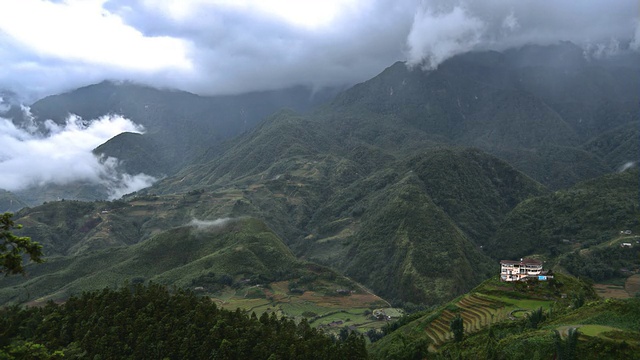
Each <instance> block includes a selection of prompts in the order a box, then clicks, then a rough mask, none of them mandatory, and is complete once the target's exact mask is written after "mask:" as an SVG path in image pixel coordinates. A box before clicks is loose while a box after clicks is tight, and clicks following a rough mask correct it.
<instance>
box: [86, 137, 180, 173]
mask: <svg viewBox="0 0 640 360" xmlns="http://www.w3.org/2000/svg"><path fill="white" fill-rule="evenodd" d="M160 148H161V146H159V145H158V144H157V143H156V142H155V141H154V140H153V139H152V138H150V137H148V136H145V135H142V134H136V133H129V132H125V133H122V134H119V135H116V136H114V137H113V138H111V139H109V140H108V141H107V142H106V143H104V144H102V145H100V146H98V147H97V148H95V149H94V150H93V153H94V154H96V155H97V156H111V157H115V158H116V159H118V161H119V169H121V170H122V171H124V172H126V173H127V174H138V173H144V174H147V175H151V176H154V177H161V176H163V175H166V173H164V171H166V170H167V169H169V168H171V166H172V165H171V164H170V162H169V160H168V159H166V158H163V157H162V155H161V154H162V152H161V151H160Z"/></svg>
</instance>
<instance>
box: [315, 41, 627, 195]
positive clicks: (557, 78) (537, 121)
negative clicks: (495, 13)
mask: <svg viewBox="0 0 640 360" xmlns="http://www.w3.org/2000/svg"><path fill="white" fill-rule="evenodd" d="M636 58H637V56H636V57H634V55H627V54H623V55H619V56H618V57H613V58H602V59H589V60H587V59H585V57H584V54H583V51H582V49H580V48H578V47H577V46H575V45H573V44H571V43H561V44H557V45H551V46H546V47H545V46H525V47H523V48H520V49H513V50H507V51H505V52H503V53H498V52H475V53H467V54H462V55H459V56H456V57H454V58H452V59H449V60H447V61H445V62H444V63H443V64H441V65H440V66H439V67H438V69H437V70H433V71H428V72H425V71H421V70H420V69H408V68H407V67H406V66H405V64H404V63H400V62H399V63H396V64H394V65H393V66H391V67H389V68H387V69H386V70H385V71H383V72H382V73H381V74H380V75H378V76H376V77H375V78H373V79H371V80H369V81H366V82H364V83H362V84H358V85H356V86H354V87H352V88H351V89H349V90H347V91H345V92H343V93H341V94H339V95H338V96H337V97H336V99H335V100H334V101H333V102H332V103H331V105H330V106H328V107H326V108H325V109H324V111H325V116H327V117H330V115H326V113H332V112H333V113H337V114H343V115H344V114H350V115H351V117H358V116H360V117H364V118H367V117H375V115H378V116H381V115H382V116H384V117H387V119H388V120H387V121H388V123H389V124H394V126H395V127H396V128H399V129H401V130H399V132H401V133H402V132H405V131H406V129H412V131H413V132H414V133H418V134H420V135H422V137H423V138H426V139H429V140H436V141H440V142H441V143H449V144H458V145H462V146H476V147H479V148H481V149H483V150H485V151H488V152H490V153H492V154H494V155H496V156H498V157H500V158H503V159H505V160H507V161H509V162H510V163H511V164H512V165H514V166H515V167H516V168H518V169H520V170H522V171H523V172H525V173H526V174H528V175H529V176H531V177H533V178H534V179H536V180H538V181H540V182H542V183H543V184H545V185H547V186H549V187H551V188H553V189H558V188H565V187H567V186H570V185H572V184H574V183H576V182H578V181H581V180H585V179H588V178H593V177H597V176H600V175H602V174H605V173H607V172H609V171H610V169H611V166H610V165H608V164H607V161H608V159H605V158H602V157H600V156H594V155H596V154H593V153H590V152H589V151H591V149H592V148H590V147H585V148H581V145H582V144H584V143H585V142H587V141H589V140H591V139H592V138H593V137H596V136H599V135H600V134H601V133H603V132H606V131H609V130H612V129H614V128H617V127H620V126H635V127H636V128H637V124H638V122H639V121H640V117H639V116H638V114H640V108H639V107H638V104H637V101H635V100H634V99H633V97H632V96H630V94H634V93H636V92H637V89H636V87H637V86H636V84H637V83H638V81H640V78H638V73H639V72H638V71H637V69H638V65H637V64H636V63H635V62H634V61H633V59H636ZM358 114H360V115H358ZM370 114H373V115H370ZM343 120H344V121H345V122H346V121H352V119H351V118H350V117H349V116H344V119H343ZM630 124H634V125H630ZM376 125H377V124H375V123H374V124H373V126H374V127H377V126H376ZM333 126H334V127H336V128H340V127H342V126H343V125H342V124H340V122H339V121H334V123H333ZM346 126H348V125H346ZM420 135H414V138H415V137H416V136H417V137H420ZM409 147H411V145H409ZM630 147H633V146H632V145H630ZM634 148H636V149H637V144H636V146H635V147H634ZM585 149H587V150H588V151H585ZM632 152H633V151H632ZM627 161H629V160H627ZM557 164H560V165H557Z"/></svg>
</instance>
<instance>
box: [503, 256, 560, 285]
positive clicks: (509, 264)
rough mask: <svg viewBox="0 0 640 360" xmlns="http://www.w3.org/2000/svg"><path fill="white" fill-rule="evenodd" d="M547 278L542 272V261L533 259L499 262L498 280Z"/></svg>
mask: <svg viewBox="0 0 640 360" xmlns="http://www.w3.org/2000/svg"><path fill="white" fill-rule="evenodd" d="M548 277H549V276H547V275H546V271H543V270H542V261H539V260H535V259H520V261H517V260H502V261H500V280H502V281H521V280H527V279H530V278H536V279H539V280H546V279H547V278H548Z"/></svg>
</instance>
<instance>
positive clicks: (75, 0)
mask: <svg viewBox="0 0 640 360" xmlns="http://www.w3.org/2000/svg"><path fill="white" fill-rule="evenodd" d="M104 2H105V0H66V1H61V2H48V1H41V0H3V1H2V2H1V3H0V32H2V33H4V36H6V37H9V38H10V39H11V40H13V41H14V42H17V43H19V44H20V46H23V47H26V48H29V49H30V50H31V51H32V52H33V53H34V54H37V55H38V56H41V57H53V58H58V59H64V60H66V61H76V62H81V63H87V64H97V65H109V66H114V67H120V68H124V69H133V70H137V71H158V70H162V69H167V68H176V69H185V70H186V69H189V68H190V67H191V63H190V61H189V59H188V57H187V52H188V43H187V42H185V41H184V40H181V39H177V38H172V37H166V36H160V37H148V36H144V35H143V34H142V33H141V32H140V31H138V30H137V29H135V28H133V27H131V26H129V25H126V24H124V23H123V21H122V19H121V18H120V17H119V16H117V15H114V14H112V13H110V12H108V11H105V10H104V9H103V8H102V6H103V4H104ZM31 65H32V64H30V63H29V62H23V63H21V64H20V66H22V67H29V66H31Z"/></svg>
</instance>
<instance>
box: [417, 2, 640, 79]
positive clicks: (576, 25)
mask: <svg viewBox="0 0 640 360" xmlns="http://www.w3.org/2000/svg"><path fill="white" fill-rule="evenodd" d="M637 13H638V4H637V2H634V1H631V0H620V1H615V2H602V1H598V0H592V1H581V2H580V4H579V5H578V4H576V2H575V1H574V0H555V1H536V0H522V1H504V0H483V1H470V0H425V1H424V2H423V3H422V6H421V7H420V8H419V9H418V10H417V12H416V15H415V17H414V20H413V25H412V27H411V32H410V34H409V36H408V37H407V47H408V52H407V58H408V62H409V63H410V64H413V65H416V64H424V65H425V66H426V67H427V68H434V67H436V66H437V65H438V64H440V63H441V62H442V61H444V60H446V59H448V58H449V57H451V56H453V55H456V54H459V53H463V52H466V51H471V50H488V49H491V50H504V49H506V48H509V47H518V46H523V45H527V44H539V45H547V44H553V43H557V42H559V41H571V42H573V43H575V44H577V45H579V46H582V47H584V48H585V50H587V53H589V54H591V55H593V56H604V55H611V54H613V53H615V52H617V51H620V50H621V49H622V48H621V47H620V46H619V45H620V43H622V42H626V43H628V42H629V41H631V40H633V39H634V31H635V32H636V33H638V32H639V31H640V30H638V29H637ZM639 37H640V36H639V35H635V38H636V39H638V38H639ZM637 44H638V40H636V41H635V42H633V43H632V45H631V47H632V48H634V47H635V49H636V50H638V48H639V47H640V46H638V45H637Z"/></svg>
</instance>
